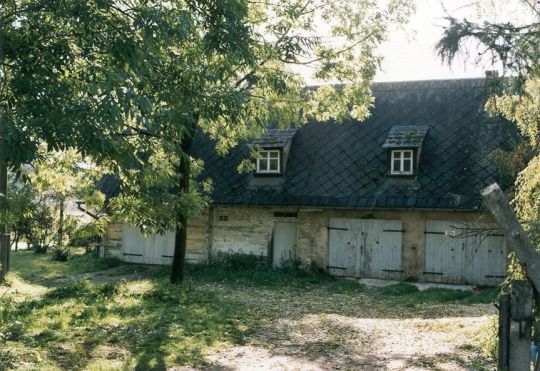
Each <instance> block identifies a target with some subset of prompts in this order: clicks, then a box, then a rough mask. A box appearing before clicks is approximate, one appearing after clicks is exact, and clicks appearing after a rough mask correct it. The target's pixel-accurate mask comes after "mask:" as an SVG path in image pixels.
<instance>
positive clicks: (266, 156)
mask: <svg viewBox="0 0 540 371" xmlns="http://www.w3.org/2000/svg"><path fill="white" fill-rule="evenodd" d="M271 153H277V158H276V157H270V154H271ZM270 159H272V160H276V159H277V170H270ZM261 160H264V161H266V168H265V169H263V168H262V167H261V162H262V161H261ZM280 173H281V151H280V150H279V149H263V150H260V151H259V157H258V158H257V174H280Z"/></svg>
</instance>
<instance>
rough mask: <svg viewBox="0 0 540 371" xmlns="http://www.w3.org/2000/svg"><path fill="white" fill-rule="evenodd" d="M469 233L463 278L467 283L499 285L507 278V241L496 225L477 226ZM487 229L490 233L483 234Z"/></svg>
mask: <svg viewBox="0 0 540 371" xmlns="http://www.w3.org/2000/svg"><path fill="white" fill-rule="evenodd" d="M474 228H475V229H477V230H479V231H478V232H477V233H475V232H474V231H470V232H469V238H468V243H467V249H466V256H465V265H464V267H463V276H464V281H465V282H466V283H472V284H477V285H497V284H499V283H500V282H501V281H502V280H503V279H504V278H505V277H506V257H507V252H506V241H505V239H504V235H503V234H502V232H500V231H498V229H497V225H496V224H475V225H474ZM482 229H485V230H486V231H488V232H482Z"/></svg>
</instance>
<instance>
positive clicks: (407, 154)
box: [403, 151, 412, 158]
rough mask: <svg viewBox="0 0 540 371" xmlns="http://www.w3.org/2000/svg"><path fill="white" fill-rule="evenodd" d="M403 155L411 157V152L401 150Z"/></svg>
mask: <svg viewBox="0 0 540 371" xmlns="http://www.w3.org/2000/svg"><path fill="white" fill-rule="evenodd" d="M403 157H404V158H411V157H412V152H409V151H407V152H403Z"/></svg>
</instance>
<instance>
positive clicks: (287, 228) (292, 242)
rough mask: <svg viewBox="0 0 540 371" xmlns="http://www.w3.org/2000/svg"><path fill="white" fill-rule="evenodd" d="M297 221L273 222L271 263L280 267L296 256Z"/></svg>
mask: <svg viewBox="0 0 540 371" xmlns="http://www.w3.org/2000/svg"><path fill="white" fill-rule="evenodd" d="M297 227H298V225H297V223H295V222H275V223H274V238H273V246H272V265H273V266H274V267H281V266H283V265H286V264H287V263H288V262H292V261H293V260H294V259H295V258H296V238H297V233H296V231H297Z"/></svg>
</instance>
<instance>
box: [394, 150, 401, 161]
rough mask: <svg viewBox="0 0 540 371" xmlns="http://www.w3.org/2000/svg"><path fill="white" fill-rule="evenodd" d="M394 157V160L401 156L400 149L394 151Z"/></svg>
mask: <svg viewBox="0 0 540 371" xmlns="http://www.w3.org/2000/svg"><path fill="white" fill-rule="evenodd" d="M394 158H395V159H396V160H399V159H400V158H401V152H400V151H394Z"/></svg>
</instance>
